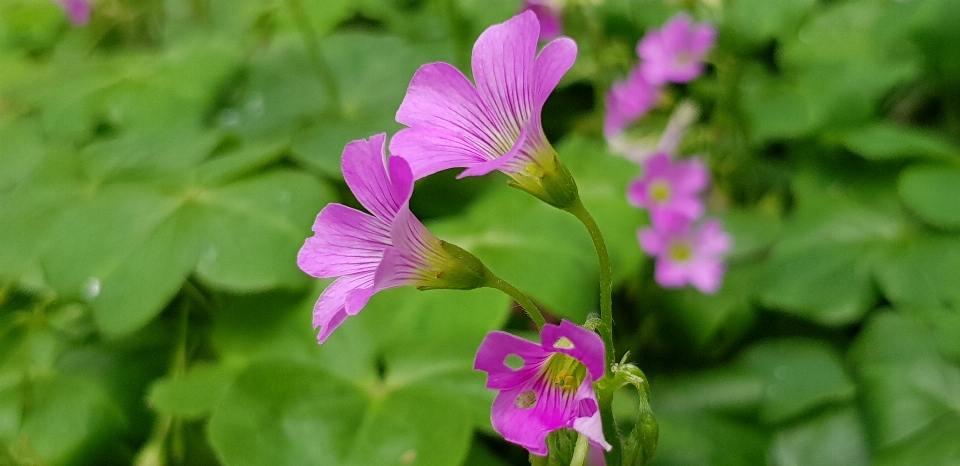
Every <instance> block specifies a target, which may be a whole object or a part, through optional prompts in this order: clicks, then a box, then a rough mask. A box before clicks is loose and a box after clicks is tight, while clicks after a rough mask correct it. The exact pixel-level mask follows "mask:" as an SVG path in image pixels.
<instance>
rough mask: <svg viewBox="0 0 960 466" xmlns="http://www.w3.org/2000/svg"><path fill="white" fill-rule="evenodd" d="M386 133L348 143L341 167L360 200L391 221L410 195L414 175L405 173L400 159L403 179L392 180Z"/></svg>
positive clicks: (371, 211)
mask: <svg viewBox="0 0 960 466" xmlns="http://www.w3.org/2000/svg"><path fill="white" fill-rule="evenodd" d="M386 137H387V136H386V134H384V133H381V134H377V135H374V136H371V137H370V140H363V139H361V140H358V141H353V142H351V143H349V144H347V146H346V147H345V148H344V149H343V159H342V161H341V167H342V169H343V179H344V180H345V181H346V182H347V185H348V186H349V187H350V190H351V191H353V194H354V195H355V196H356V197H357V200H358V201H360V204H362V205H363V206H364V207H366V208H367V210H369V211H370V213H372V214H373V215H375V216H377V217H378V218H380V219H381V220H383V221H385V222H388V223H389V222H391V221H392V220H393V217H394V215H396V213H397V210H398V209H399V208H400V205H401V204H403V203H404V202H406V201H407V200H408V199H409V198H410V194H411V193H412V192H413V179H412V178H410V177H409V176H404V175H403V173H402V171H403V163H402V162H400V164H399V165H398V167H399V172H400V173H399V175H401V176H400V179H398V180H391V177H390V174H389V173H388V169H387V159H386V156H385V154H384V147H385V145H386ZM407 170H409V167H408V168H407Z"/></svg>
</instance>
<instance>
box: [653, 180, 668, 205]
mask: <svg viewBox="0 0 960 466" xmlns="http://www.w3.org/2000/svg"><path fill="white" fill-rule="evenodd" d="M670 194H671V189H670V183H667V182H666V181H664V180H657V181H654V182H653V183H650V198H651V199H653V201H654V202H656V203H658V204H663V203H665V202H667V201H669V200H670Z"/></svg>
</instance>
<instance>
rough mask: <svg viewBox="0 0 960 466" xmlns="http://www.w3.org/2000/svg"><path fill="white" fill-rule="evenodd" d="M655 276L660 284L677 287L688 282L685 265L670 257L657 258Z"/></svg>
mask: <svg viewBox="0 0 960 466" xmlns="http://www.w3.org/2000/svg"><path fill="white" fill-rule="evenodd" d="M653 277H654V278H655V279H656V280H657V283H659V284H660V286H664V287H668V288H669V287H677V286H683V285H686V284H687V276H686V270H685V267H684V266H683V265H682V264H678V263H676V262H674V261H672V260H670V259H669V258H666V257H662V256H661V257H659V258H657V265H656V266H655V267H654V269H653Z"/></svg>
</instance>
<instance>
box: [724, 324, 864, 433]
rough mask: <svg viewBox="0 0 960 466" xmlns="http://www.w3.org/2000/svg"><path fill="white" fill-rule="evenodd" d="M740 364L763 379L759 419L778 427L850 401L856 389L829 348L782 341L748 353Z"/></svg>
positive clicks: (813, 343) (796, 341) (820, 344)
mask: <svg viewBox="0 0 960 466" xmlns="http://www.w3.org/2000/svg"><path fill="white" fill-rule="evenodd" d="M738 362H739V363H740V364H742V365H744V366H746V367H748V368H750V369H751V370H752V371H755V372H756V373H757V374H759V375H760V376H761V377H763V379H764V384H765V388H764V391H763V399H762V401H761V405H760V413H759V414H760V419H761V421H762V422H765V423H771V424H772V423H779V422H782V421H785V420H788V419H791V418H794V417H796V416H798V415H800V414H803V413H807V412H810V411H812V410H814V409H815V408H817V407H820V406H823V405H824V404H827V403H832V402H842V401H851V400H852V399H853V395H854V385H853V383H852V382H851V381H850V379H849V378H848V377H847V375H846V373H845V372H844V369H843V366H842V365H841V364H840V357H839V355H837V354H836V351H834V350H833V349H832V348H830V347H829V346H827V345H825V344H824V343H822V342H819V341H816V340H789V339H780V340H773V341H768V342H764V343H759V344H757V345H754V346H752V347H751V348H750V349H748V350H747V351H746V352H745V353H744V354H743V355H742V356H741V357H740V358H739V360H738Z"/></svg>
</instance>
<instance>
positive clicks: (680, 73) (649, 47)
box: [603, 13, 717, 139]
mask: <svg viewBox="0 0 960 466" xmlns="http://www.w3.org/2000/svg"><path fill="white" fill-rule="evenodd" d="M716 39H717V31H716V29H714V27H713V26H712V25H710V24H709V23H694V22H693V20H691V19H690V17H689V16H687V15H686V14H683V13H681V14H678V15H676V16H674V17H673V18H671V19H670V20H669V21H667V23H666V24H664V25H663V27H662V28H660V29H657V30H653V31H649V32H648V33H647V34H646V35H645V36H644V37H643V39H642V40H640V43H638V44H637V55H638V56H639V57H640V63H639V64H637V65H635V66H634V67H633V68H632V69H631V70H630V73H629V74H628V75H627V78H626V79H625V80H624V81H619V82H616V83H614V84H613V86H612V87H611V89H610V92H609V93H607V98H606V109H607V110H606V115H605V117H604V122H603V123H604V124H603V131H604V135H605V136H606V137H607V139H617V138H618V136H620V134H621V133H622V132H623V130H624V128H626V127H627V126H629V125H630V123H632V122H633V121H635V120H636V119H638V118H640V117H641V116H643V115H644V114H646V113H647V112H649V111H650V110H651V109H653V108H654V107H655V106H656V104H657V101H658V100H659V96H660V92H661V87H662V86H664V85H666V84H667V83H685V82H689V81H691V80H693V79H695V78H697V77H698V76H700V74H701V73H703V67H704V64H703V59H704V56H705V55H706V54H707V52H709V51H710V49H711V48H713V45H714V43H715V42H716Z"/></svg>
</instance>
